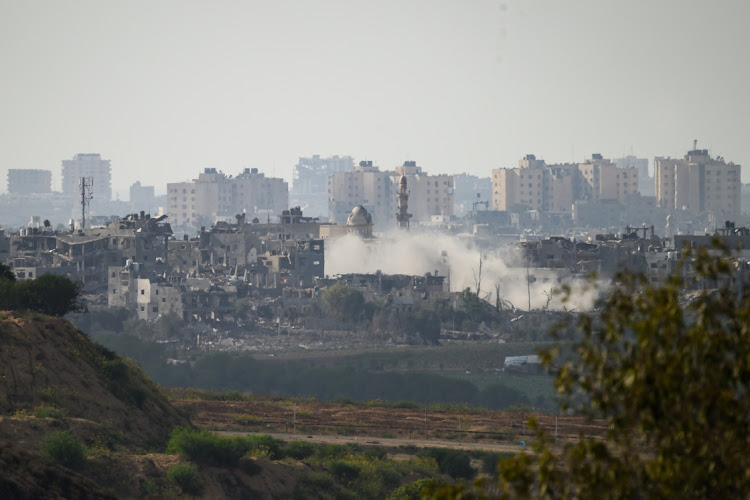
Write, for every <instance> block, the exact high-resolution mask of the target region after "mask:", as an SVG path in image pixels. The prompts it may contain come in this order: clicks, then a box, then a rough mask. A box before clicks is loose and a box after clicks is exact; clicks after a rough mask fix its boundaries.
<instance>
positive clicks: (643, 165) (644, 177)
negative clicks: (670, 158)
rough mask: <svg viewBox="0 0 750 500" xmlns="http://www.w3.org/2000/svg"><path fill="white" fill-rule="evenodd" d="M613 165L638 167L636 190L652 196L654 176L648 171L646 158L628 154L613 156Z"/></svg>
mask: <svg viewBox="0 0 750 500" xmlns="http://www.w3.org/2000/svg"><path fill="white" fill-rule="evenodd" d="M614 161H615V165H617V166H618V167H620V168H635V169H638V191H639V192H640V193H641V195H643V196H654V178H653V177H652V176H651V175H650V174H649V172H648V158H638V157H636V156H633V155H628V156H625V157H623V158H615V160H614Z"/></svg>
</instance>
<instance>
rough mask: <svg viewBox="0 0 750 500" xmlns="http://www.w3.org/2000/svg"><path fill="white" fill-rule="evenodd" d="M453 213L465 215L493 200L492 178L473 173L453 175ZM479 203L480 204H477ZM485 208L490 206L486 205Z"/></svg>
mask: <svg viewBox="0 0 750 500" xmlns="http://www.w3.org/2000/svg"><path fill="white" fill-rule="evenodd" d="M453 184H454V189H453V213H454V214H455V215H458V216H463V215H465V214H467V213H469V212H471V211H472V210H475V209H477V208H481V207H484V205H485V203H490V202H491V201H492V179H491V178H490V177H477V176H476V175H471V174H466V173H463V174H456V175H454V176H453ZM477 204H479V205H477ZM484 208H489V206H486V207H484Z"/></svg>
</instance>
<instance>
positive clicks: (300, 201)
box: [291, 155, 354, 217]
mask: <svg viewBox="0 0 750 500" xmlns="http://www.w3.org/2000/svg"><path fill="white" fill-rule="evenodd" d="M353 167H354V159H353V158H352V157H351V156H341V157H340V156H330V157H328V158H321V157H320V155H313V156H312V158H303V157H300V159H299V163H297V165H295V166H294V181H293V184H292V193H291V198H292V202H291V204H292V206H299V207H301V208H302V209H303V211H304V212H305V213H306V214H307V215H308V216H312V217H323V216H324V215H325V214H326V213H327V211H328V204H327V200H328V177H330V176H331V175H333V174H335V173H337V172H351V171H352V168H353Z"/></svg>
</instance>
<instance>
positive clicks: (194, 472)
mask: <svg viewBox="0 0 750 500" xmlns="http://www.w3.org/2000/svg"><path fill="white" fill-rule="evenodd" d="M167 479H169V481H170V482H171V483H172V484H175V485H177V486H179V487H180V489H182V491H183V493H188V494H191V495H192V494H198V493H200V491H201V489H202V486H203V485H202V483H201V480H200V478H199V477H198V469H197V468H196V467H195V465H192V464H177V465H175V466H174V467H172V468H170V469H169V470H168V471H167Z"/></svg>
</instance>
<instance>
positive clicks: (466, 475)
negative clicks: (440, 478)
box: [417, 448, 476, 479]
mask: <svg viewBox="0 0 750 500" xmlns="http://www.w3.org/2000/svg"><path fill="white" fill-rule="evenodd" d="M417 456H426V457H431V458H434V459H435V461H436V462H437V464H438V467H440V472H442V473H443V474H448V475H449V476H450V477H452V478H454V479H471V478H473V477H474V476H475V475H476V471H475V470H474V469H473V468H472V467H471V460H470V459H469V456H468V455H467V454H466V453H464V452H462V451H459V450H449V449H447V448H429V449H427V450H426V451H424V452H421V453H419V454H418V455H417Z"/></svg>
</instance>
